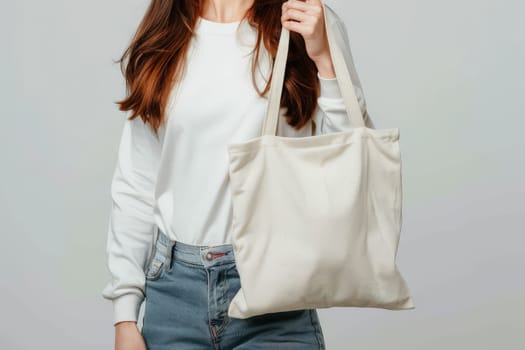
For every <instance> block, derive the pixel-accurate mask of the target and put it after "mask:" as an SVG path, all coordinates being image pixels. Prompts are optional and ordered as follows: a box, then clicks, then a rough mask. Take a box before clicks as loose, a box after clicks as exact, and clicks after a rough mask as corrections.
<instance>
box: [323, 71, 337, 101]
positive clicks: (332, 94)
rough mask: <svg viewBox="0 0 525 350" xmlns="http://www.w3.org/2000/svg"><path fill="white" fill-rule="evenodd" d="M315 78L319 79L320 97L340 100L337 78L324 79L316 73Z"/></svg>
mask: <svg viewBox="0 0 525 350" xmlns="http://www.w3.org/2000/svg"><path fill="white" fill-rule="evenodd" d="M317 78H319V84H320V86H321V87H320V93H319V95H320V97H324V98H341V97H342V95H341V90H339V84H338V83H337V77H335V78H324V77H322V76H321V75H319V72H317Z"/></svg>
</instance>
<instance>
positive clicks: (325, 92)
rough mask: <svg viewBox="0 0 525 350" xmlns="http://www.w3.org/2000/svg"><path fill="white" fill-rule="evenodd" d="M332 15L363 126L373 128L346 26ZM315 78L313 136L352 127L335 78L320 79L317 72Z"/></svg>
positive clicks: (337, 17)
mask: <svg viewBox="0 0 525 350" xmlns="http://www.w3.org/2000/svg"><path fill="white" fill-rule="evenodd" d="M329 10H330V9H329ZM332 15H334V16H336V20H335V24H333V25H332V26H334V27H335V30H336V31H338V36H336V38H340V39H341V40H340V41H339V42H338V43H339V44H340V47H341V51H342V52H343V56H344V58H345V63H346V65H347V67H348V71H349V72H350V76H351V78H352V82H353V84H354V89H355V91H356V95H357V99H358V101H359V106H360V107H361V111H363V116H364V118H365V125H366V126H367V127H369V128H374V124H373V122H372V119H371V118H370V116H369V114H368V110H367V105H366V100H365V96H364V92H363V88H362V85H361V81H360V79H359V76H358V74H357V71H356V68H355V65H354V60H353V57H352V52H351V49H350V41H349V38H348V32H347V29H346V26H345V24H344V22H343V21H342V20H341V18H340V17H339V16H337V15H336V14H335V12H332ZM317 78H318V79H319V84H320V93H319V97H318V99H317V104H318V108H317V110H316V113H315V114H314V123H315V125H316V127H315V133H314V134H316V135H319V134H326V133H330V132H337V131H343V130H346V129H348V128H350V127H352V125H351V124H350V120H349V118H348V115H347V112H346V108H345V105H344V101H343V96H342V95H341V91H340V88H339V84H338V82H337V77H335V78H325V77H322V76H321V75H320V74H319V72H317Z"/></svg>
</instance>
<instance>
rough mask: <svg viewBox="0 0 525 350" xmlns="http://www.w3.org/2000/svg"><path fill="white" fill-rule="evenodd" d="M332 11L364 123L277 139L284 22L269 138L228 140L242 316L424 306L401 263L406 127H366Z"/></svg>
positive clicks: (354, 115) (356, 119)
mask: <svg viewBox="0 0 525 350" xmlns="http://www.w3.org/2000/svg"><path fill="white" fill-rule="evenodd" d="M323 6H324V4H323ZM323 10H324V16H325V28H326V30H327V33H328V41H329V46H330V53H331V56H332V60H333V63H334V69H335V72H336V76H337V81H338V83H339V86H340V87H341V90H342V91H341V92H342V95H343V98H344V102H345V106H346V108H347V112H348V116H349V118H351V122H352V125H353V126H354V127H353V128H351V129H348V130H345V131H341V132H334V133H329V134H323V135H313V136H307V137H282V136H277V135H276V133H277V122H278V113H279V108H280V106H279V101H280V98H281V92H282V86H283V78H284V70H285V64H286V57H287V53H288V42H289V31H288V30H287V29H285V28H283V29H282V32H281V37H280V42H279V47H278V51H277V57H276V60H275V63H274V66H273V78H272V83H271V89H270V96H269V105H268V109H267V112H266V116H265V120H264V124H263V130H262V134H261V135H260V136H258V137H256V138H253V139H250V140H248V141H243V142H236V143H230V144H229V145H228V154H229V158H230V168H229V171H230V181H231V194H232V201H233V225H232V227H233V228H232V229H233V237H232V245H233V248H234V254H235V258H236V264H237V269H238V271H239V277H240V284H241V288H240V289H239V291H238V292H237V294H236V295H235V296H234V298H233V299H232V301H231V304H230V306H229V309H228V316H230V317H233V318H248V317H251V316H255V315H261V314H265V313H273V312H281V311H291V310H298V309H307V308H327V307H335V306H339V307H346V306H347V307H351V306H354V307H375V308H384V309H390V310H401V309H414V308H415V306H414V303H413V300H412V298H411V296H410V293H409V290H408V286H407V284H406V282H405V280H404V279H403V277H402V276H401V274H400V272H399V271H398V268H397V265H396V254H397V248H398V243H399V236H400V231H401V221H402V208H401V205H402V187H401V157H400V150H399V129H398V128H390V129H372V128H368V127H366V126H365V123H364V118H363V114H362V112H361V109H360V107H359V102H358V100H357V97H356V93H355V91H354V87H353V84H352V81H351V76H350V73H349V71H348V69H347V66H346V64H345V61H344V56H343V55H342V53H341V51H340V48H339V47H338V46H337V43H336V40H335V38H334V36H333V35H334V34H333V33H332V32H331V27H330V25H328V21H327V16H326V11H327V10H326V7H325V8H324V9H323Z"/></svg>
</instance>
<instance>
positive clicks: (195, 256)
mask: <svg viewBox="0 0 525 350" xmlns="http://www.w3.org/2000/svg"><path fill="white" fill-rule="evenodd" d="M155 227H156V232H155V233H156V234H157V237H156V239H158V240H159V241H160V243H161V244H162V245H163V246H165V247H167V248H168V264H166V266H167V268H168V269H169V266H171V259H173V260H180V261H184V262H186V263H190V264H194V265H198V266H201V267H209V266H214V265H221V264H227V263H233V262H235V256H234V252H233V245H232V244H229V243H226V244H218V245H193V244H188V243H183V242H180V241H176V240H172V239H170V238H169V237H168V236H167V235H166V234H165V233H164V232H162V230H160V229H159V228H158V226H157V225H155Z"/></svg>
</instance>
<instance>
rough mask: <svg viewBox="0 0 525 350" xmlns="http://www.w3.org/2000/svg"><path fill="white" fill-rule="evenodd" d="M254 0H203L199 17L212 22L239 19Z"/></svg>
mask: <svg viewBox="0 0 525 350" xmlns="http://www.w3.org/2000/svg"><path fill="white" fill-rule="evenodd" d="M254 1H255V0H204V2H203V6H202V13H201V17H203V18H205V19H207V20H210V21H214V22H236V21H240V20H241V18H242V17H243V16H244V14H245V13H246V11H247V10H248V9H249V8H250V7H251V6H252V4H253V2H254Z"/></svg>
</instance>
